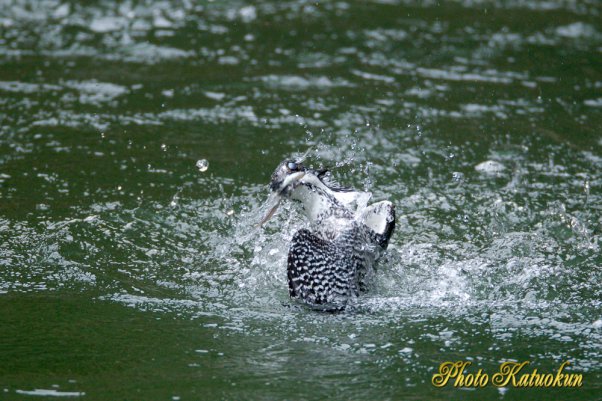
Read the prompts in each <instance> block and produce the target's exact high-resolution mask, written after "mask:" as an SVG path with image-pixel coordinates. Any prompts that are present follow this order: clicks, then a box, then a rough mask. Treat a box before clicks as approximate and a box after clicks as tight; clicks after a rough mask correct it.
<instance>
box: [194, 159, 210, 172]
mask: <svg viewBox="0 0 602 401" xmlns="http://www.w3.org/2000/svg"><path fill="white" fill-rule="evenodd" d="M196 167H197V168H198V169H199V171H200V172H201V173H204V172H205V171H207V169H208V168H209V162H208V161H207V160H206V159H200V160H197V162H196Z"/></svg>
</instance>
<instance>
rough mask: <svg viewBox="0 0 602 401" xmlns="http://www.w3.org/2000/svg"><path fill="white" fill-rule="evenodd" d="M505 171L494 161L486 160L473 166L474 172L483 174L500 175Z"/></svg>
mask: <svg viewBox="0 0 602 401" xmlns="http://www.w3.org/2000/svg"><path fill="white" fill-rule="evenodd" d="M505 169H506V167H505V166H504V165H503V164H502V163H500V162H496V161H494V160H487V161H484V162H482V163H479V164H477V165H476V166H475V170H477V171H478V172H479V173H485V174H495V173H500V172H502V171H504V170H505Z"/></svg>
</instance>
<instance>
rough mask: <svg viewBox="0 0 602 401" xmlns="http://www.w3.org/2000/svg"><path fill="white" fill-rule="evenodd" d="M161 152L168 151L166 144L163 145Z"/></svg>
mask: <svg viewBox="0 0 602 401" xmlns="http://www.w3.org/2000/svg"><path fill="white" fill-rule="evenodd" d="M161 150H162V151H164V152H165V151H166V150H167V145H166V144H164V143H162V144H161Z"/></svg>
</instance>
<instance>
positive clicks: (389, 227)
mask: <svg viewBox="0 0 602 401" xmlns="http://www.w3.org/2000/svg"><path fill="white" fill-rule="evenodd" d="M325 178H326V172H325V171H324V170H322V171H314V170H306V169H305V168H304V167H303V166H302V165H301V164H300V163H295V162H290V161H285V162H283V163H281V164H280V165H279V166H278V168H277V169H276V171H275V172H274V174H273V175H272V182H271V184H270V188H271V189H272V192H273V194H275V195H274V197H275V199H276V202H279V201H280V199H281V198H290V199H293V200H297V201H300V202H301V203H302V204H303V207H304V210H305V213H306V215H307V216H308V218H309V220H310V222H311V230H308V229H302V230H299V231H298V232H297V233H295V235H294V236H293V239H292V241H291V246H290V249H289V253H288V268H287V270H288V283H289V294H290V296H291V297H292V298H296V299H298V300H300V301H302V302H304V303H306V304H309V305H311V306H313V307H317V308H320V309H327V310H332V309H342V308H344V307H345V305H346V304H347V302H348V300H349V299H350V298H352V297H355V296H357V295H358V294H359V292H360V291H361V290H363V289H365V286H366V282H367V279H368V277H369V276H370V274H371V273H372V271H373V266H374V263H375V262H376V261H377V260H378V258H379V257H380V256H381V254H382V252H383V251H384V250H385V249H386V248H387V245H388V242H389V238H390V237H391V234H392V233H393V229H394V227H395V210H394V207H393V205H392V204H391V203H390V202H388V201H383V202H378V203H376V204H373V205H370V206H366V205H364V204H362V200H363V201H364V202H365V203H367V200H368V198H369V196H370V195H369V194H367V193H362V192H358V191H353V190H351V189H346V188H342V187H340V186H338V185H332V184H330V182H329V181H328V180H327V179H325ZM329 184H330V185H329ZM277 206H278V203H276V204H275V206H274V207H273V208H272V210H270V211H269V212H268V215H267V216H266V218H264V220H263V221H262V223H263V222H265V221H267V220H268V219H269V218H270V217H271V216H272V215H273V213H274V211H275V210H276V207H277ZM354 206H355V208H354Z"/></svg>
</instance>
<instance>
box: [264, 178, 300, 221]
mask: <svg viewBox="0 0 602 401" xmlns="http://www.w3.org/2000/svg"><path fill="white" fill-rule="evenodd" d="M303 176H305V171H299V172H297V173H294V174H291V175H289V176H288V177H286V179H285V180H284V182H283V183H282V185H281V186H280V188H281V189H280V190H279V191H276V192H272V193H271V194H270V197H269V198H268V200H267V202H266V204H267V205H268V211H267V213H266V214H265V216H264V217H263V219H261V221H260V222H259V224H258V226H259V227H261V226H263V225H264V224H265V223H267V222H268V220H270V219H271V218H272V217H273V216H274V214H275V213H276V210H277V209H278V206H280V201H281V200H282V197H283V194H284V193H285V191H286V189H287V188H288V187H289V186H291V185H294V184H295V183H297V182H299V181H301V178H303Z"/></svg>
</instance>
